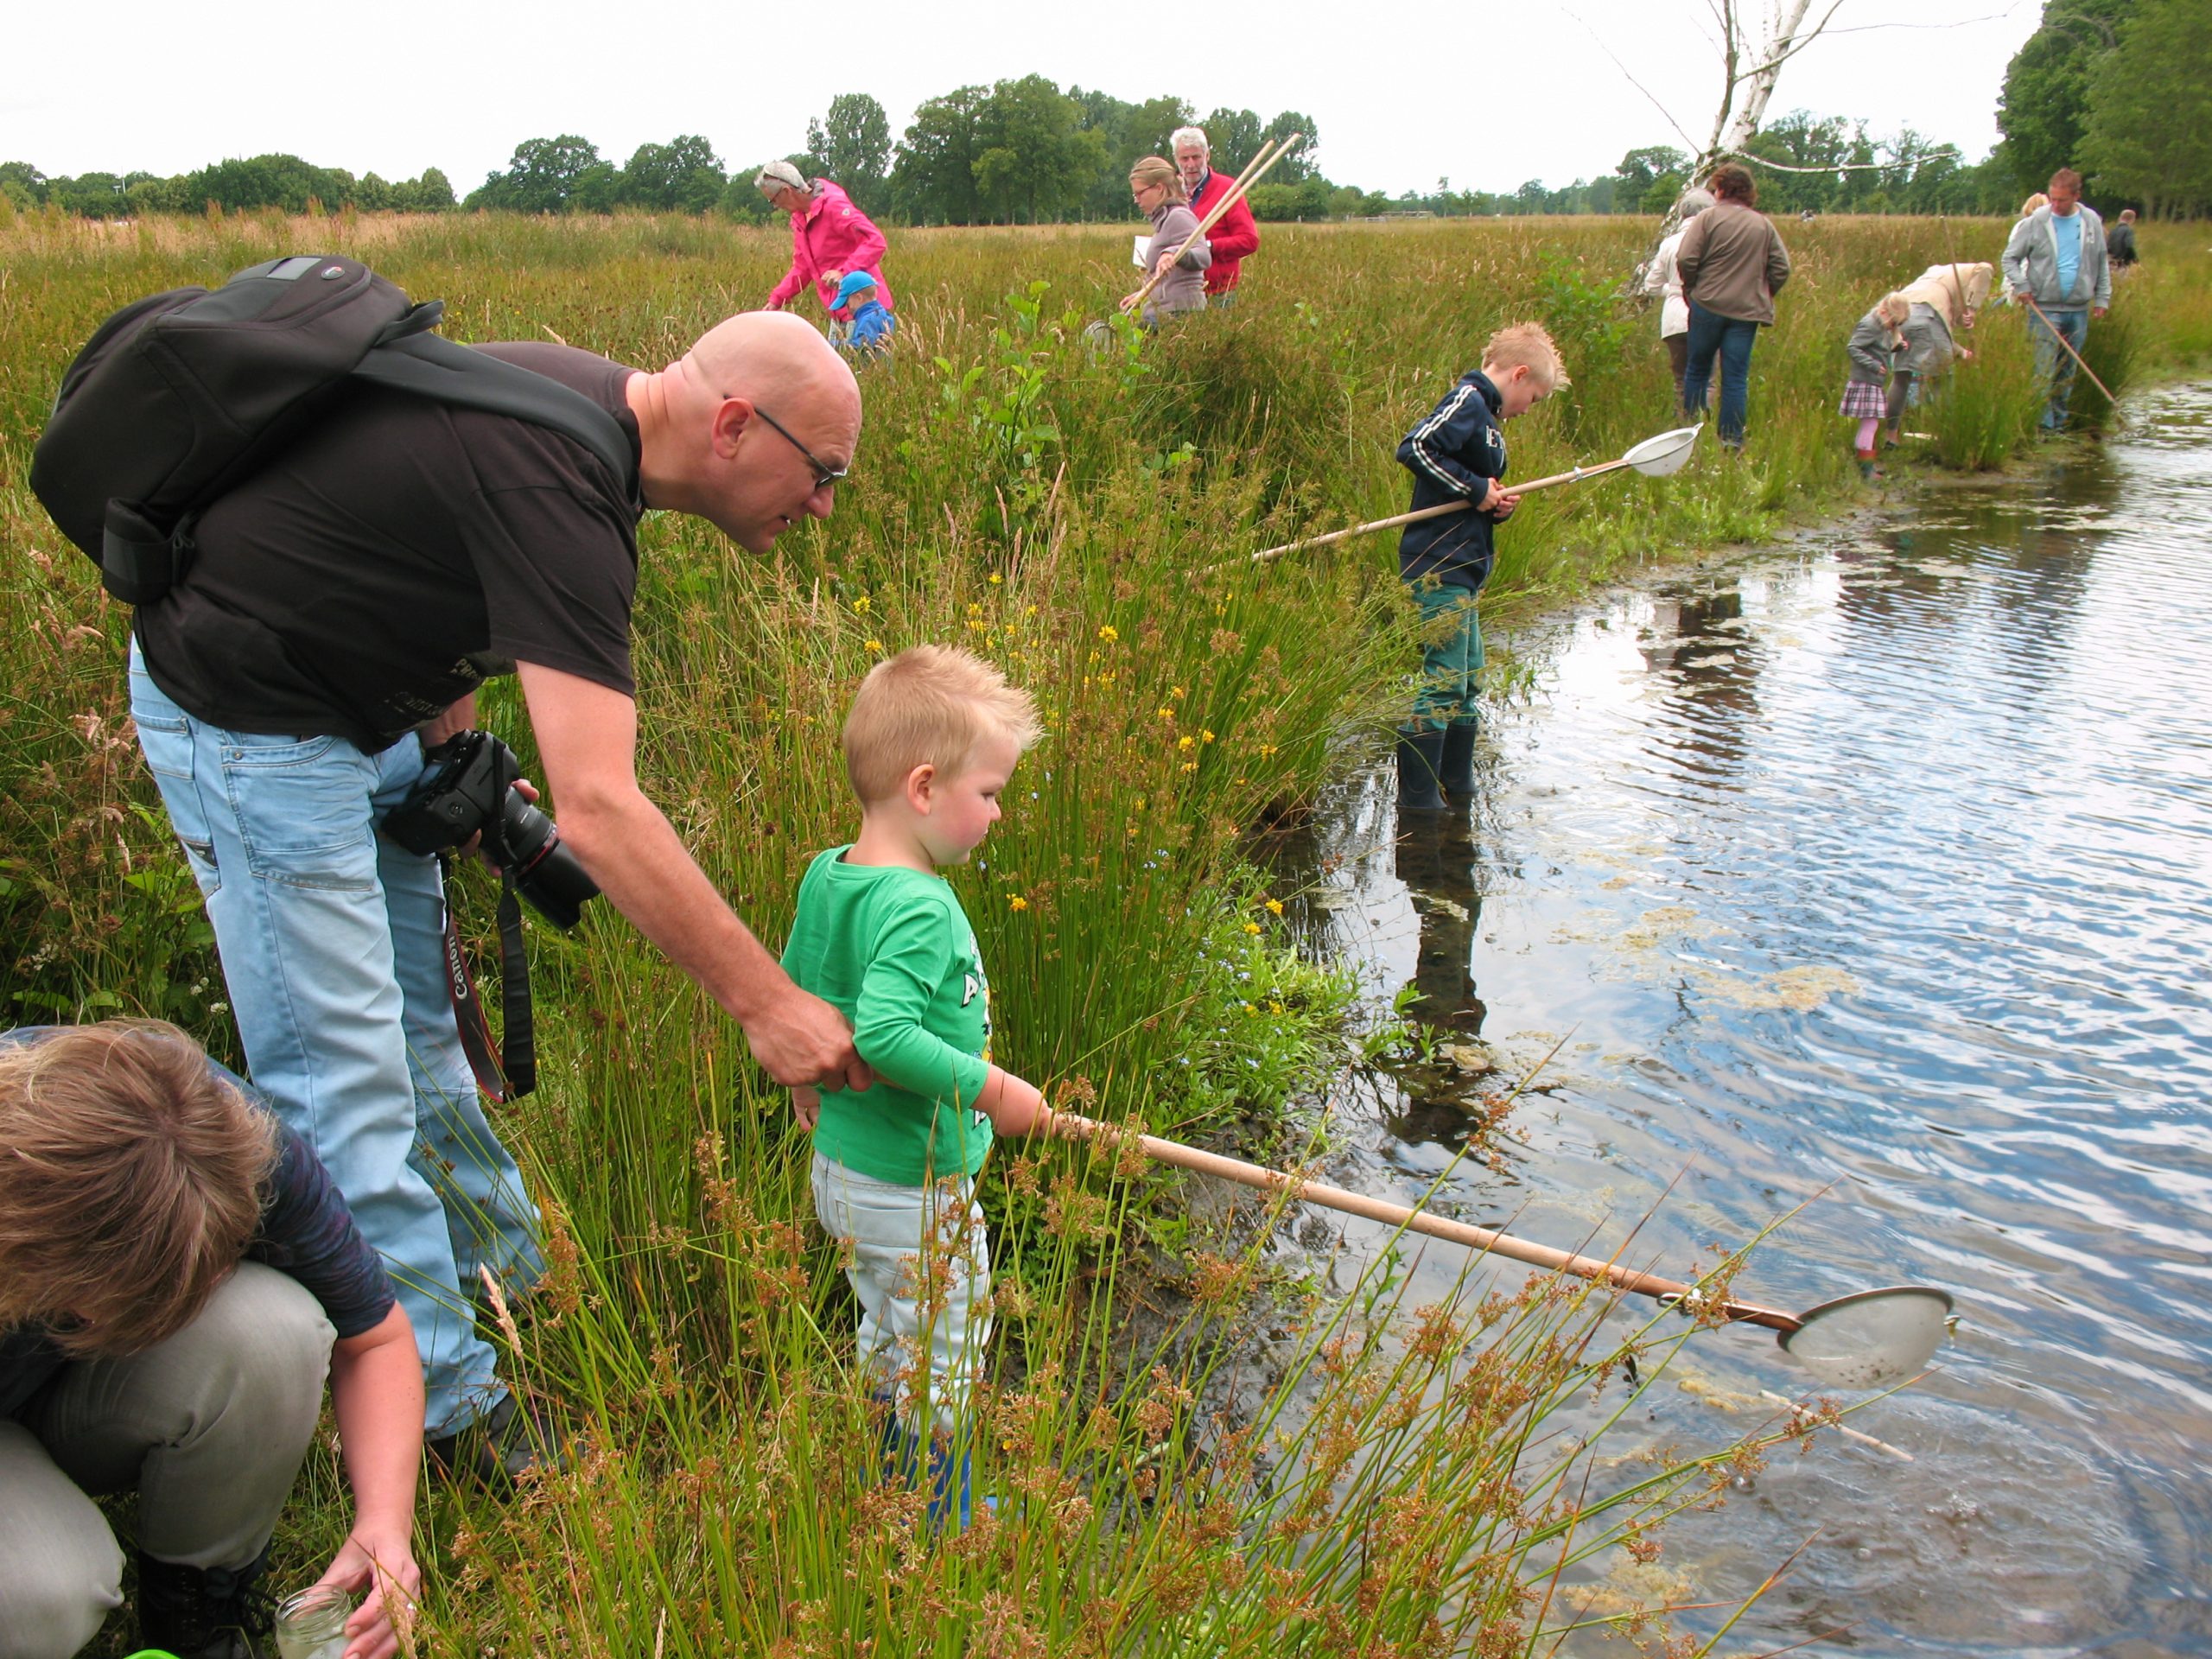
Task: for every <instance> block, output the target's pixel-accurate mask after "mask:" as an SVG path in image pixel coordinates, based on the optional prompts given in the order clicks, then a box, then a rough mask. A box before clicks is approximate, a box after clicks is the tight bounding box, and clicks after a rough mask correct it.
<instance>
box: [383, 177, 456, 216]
mask: <svg viewBox="0 0 2212 1659" xmlns="http://www.w3.org/2000/svg"><path fill="white" fill-rule="evenodd" d="M391 195H392V200H391V205H392V206H393V207H397V208H398V209H399V211H400V212H402V213H451V212H452V211H453V209H454V199H453V181H451V180H450V179H448V178H447V177H446V175H444V174H443V173H442V172H441V171H439V170H438V169H437V168H435V167H426V168H423V172H422V175H421V176H420V177H419V178H413V179H405V180H403V181H400V182H399V183H397V184H396V185H394V186H393V187H392V190H391Z"/></svg>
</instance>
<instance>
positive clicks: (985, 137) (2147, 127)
mask: <svg viewBox="0 0 2212 1659" xmlns="http://www.w3.org/2000/svg"><path fill="white" fill-rule="evenodd" d="M1194 124H1195V125H1198V126H1201V127H1203V128H1205V131H1206V133H1207V135H1208V137H1210V139H1211V141H1212V144H1213V157H1214V165H1215V166H1216V167H1217V168H1222V169H1224V170H1225V171H1228V172H1231V173H1236V172H1241V171H1242V170H1243V168H1244V166H1245V165H1246V163H1247V162H1249V161H1250V159H1251V158H1252V156H1254V155H1255V153H1257V151H1258V150H1259V149H1260V147H1261V145H1262V143H1266V142H1267V141H1268V140H1270V139H1273V138H1276V137H1283V136H1285V135H1287V134H1289V133H1291V132H1301V133H1303V134H1305V136H1306V137H1305V143H1303V144H1302V145H1301V146H1300V148H1299V149H1298V150H1297V151H1296V152H1294V154H1292V155H1291V156H1287V158H1286V159H1284V160H1283V161H1282V162H1281V163H1280V164H1279V165H1278V166H1277V167H1276V168H1275V169H1274V171H1273V172H1272V173H1271V174H1270V175H1269V176H1268V181H1266V182H1265V183H1263V184H1262V185H1260V186H1259V187H1258V188H1255V190H1254V191H1253V192H1252V210H1253V212H1254V213H1255V214H1256V215H1257V216H1258V217H1259V218H1261V219H1276V220H1281V219H1332V218H1347V217H1355V216H1373V215H1377V214H1383V213H1433V214H1438V215H1443V216H1456V215H1491V214H1499V213H1508V214H1533V213H1656V212H1662V211H1663V210H1664V209H1665V207H1667V206H1668V205H1669V203H1671V202H1672V201H1673V200H1674V199H1675V196H1676V195H1678V194H1680V193H1681V190H1682V189H1683V188H1684V187H1685V185H1686V184H1687V183H1688V179H1687V178H1686V177H1685V173H1686V169H1687V168H1688V156H1686V155H1685V154H1684V153H1683V152H1682V151H1681V150H1678V149H1669V148H1667V147H1665V146H1649V147H1646V148H1643V149H1634V150H1631V151H1630V152H1629V153H1628V155H1626V156H1624V157H1623V158H1622V159H1621V162H1620V163H1619V165H1618V167H1616V168H1614V170H1613V171H1612V172H1611V173H1610V174H1607V175H1603V176H1601V177H1599V178H1594V179H1580V178H1578V179H1576V180H1574V181H1572V182H1571V183H1568V184H1566V185H1559V186H1553V185H1547V184H1546V183H1544V182H1543V181H1541V180H1537V179H1531V180H1529V181H1527V182H1525V183H1523V184H1522V185H1521V186H1519V187H1518V188H1515V189H1512V190H1506V191H1491V190H1487V189H1481V188H1458V189H1455V188H1453V187H1452V181H1450V180H1449V179H1439V180H1438V181H1436V184H1435V186H1434V187H1433V188H1432V189H1429V190H1427V191H1421V190H1408V191H1405V192H1402V193H1401V194H1398V195H1395V196H1391V195H1386V194H1383V193H1382V192H1379V191H1370V190H1365V189H1363V188H1360V187H1359V186H1357V185H1355V184H1346V183H1338V182H1337V181H1332V180H1331V179H1330V178H1328V177H1327V176H1326V175H1325V174H1324V173H1322V172H1321V170H1320V168H1319V164H1318V157H1319V150H1320V135H1319V130H1318V129H1317V127H1316V124H1315V123H1314V121H1313V118H1312V117H1311V116H1309V115H1306V114H1302V113H1300V112H1299V111H1288V110H1287V111H1281V112H1280V113H1278V114H1277V115H1275V116H1274V118H1272V119H1269V120H1262V118H1261V117H1260V116H1259V115H1258V113H1256V112H1255V111H1251V110H1236V109H1227V108H1223V109H1216V110H1213V111H1208V112H1206V113H1205V114H1203V115H1201V114H1199V113H1198V111H1196V110H1195V109H1194V108H1193V107H1192V105H1190V104H1189V103H1187V102H1186V101H1185V100H1184V99H1179V98H1173V97H1165V96H1163V97H1160V98H1153V99H1144V100H1142V101H1141V102H1136V103H1132V102H1129V101H1128V100H1127V99H1118V98H1116V97H1114V96H1112V95H1111V94H1109V93H1107V92H1095V91H1093V92H1086V91H1084V89H1083V88H1081V87H1079V86H1075V87H1070V88H1068V89H1067V90H1065V91H1062V90H1061V89H1060V87H1059V86H1058V85H1057V84H1056V83H1054V82H1053V81H1052V80H1051V79H1048V78H1046V76H1043V75H1024V76H1021V77H1020V78H1019V79H1009V80H1001V81H996V82H994V83H993V84H991V85H990V86H963V87H960V88H958V89H957V90H955V91H953V92H947V93H945V94H944V95H943V96H942V97H938V98H932V99H927V100H926V101H925V102H924V103H923V104H922V105H920V106H919V107H918V109H916V111H914V118H913V120H912V122H911V123H910V124H908V125H907V127H906V131H905V133H904V134H903V135H902V136H901V137H899V138H897V139H895V140H894V139H893V136H892V131H891V124H890V121H889V119H888V118H887V116H886V115H885V112H884V109H883V106H882V105H881V104H880V103H878V102H877V101H876V100H875V99H874V98H872V97H870V96H869V95H868V94H867V93H865V92H852V93H846V94H843V95H842V96H840V97H837V98H836V99H832V100H830V103H829V108H828V110H827V111H824V112H823V115H821V116H820V117H818V118H815V119H813V120H811V121H810V122H808V124H807V130H806V134H805V143H804V146H802V147H801V148H798V149H793V150H791V151H789V152H787V153H786V154H785V156H784V157H783V159H785V160H789V161H791V162H793V163H795V164H796V165H797V166H798V167H799V168H800V169H801V170H802V171H804V172H805V173H806V174H808V175H810V176H815V175H821V176H827V177H829V178H832V179H835V180H836V181H837V182H838V183H839V184H841V185H842V186H843V187H844V188H846V189H847V190H848V191H849V193H850V194H852V196H853V199H854V200H855V201H857V202H858V203H859V204H860V205H861V207H862V208H863V209H865V210H866V211H867V212H868V213H870V214H871V215H873V216H874V217H876V218H878V219H882V220H883V221H884V222H886V223H889V224H907V225H977V224H1001V225H1004V224H1041V223H1051V222H1061V221H1066V220H1084V219H1107V220H1119V219H1127V218H1128V217H1129V216H1130V211H1131V210H1130V207H1129V196H1128V167H1129V163H1130V162H1133V161H1135V159H1136V158H1137V157H1138V156H1145V155H1165V154H1166V153H1167V152H1168V149H1169V148H1170V143H1169V141H1170V138H1171V136H1172V135H1173V132H1174V131H1175V130H1176V129H1177V128H1178V127H1182V126H1188V125H1194ZM1999 124H2000V125H2001V126H2002V127H2003V129H2004V131H2005V140H2004V142H2003V143H2001V144H1999V146H1998V148H1997V149H1996V150H1994V151H1993V153H1992V154H1991V156H1989V157H1988V158H1987V159H1986V160H1985V161H1983V162H1979V163H1971V164H1970V163H1969V162H1967V160H1966V158H1965V157H1964V156H1962V155H1961V153H1960V151H1959V149H1958V147H1957V146H1956V145H1955V144H1944V143H1933V142H1931V141H1930V140H1929V139H1927V138H1925V137H1923V136H1922V135H1920V134H1918V133H1916V132H1915V131H1913V130H1911V129H1910V128H1907V129H1905V130H1903V131H1901V132H1898V133H1897V134H1894V135H1892V136H1890V137H1878V136H1876V135H1874V134H1872V133H1870V132H1869V131H1868V130H1867V127H1866V123H1865V122H1863V121H1852V120H1848V119H1846V118H1842V117H1840V116H1815V115H1814V114H1812V113H1810V112H1809V111H1804V110H1799V111H1795V112H1793V113H1791V114H1789V115H1787V116H1785V117H1783V118H1782V119H1780V120H1778V121H1777V122H1775V123H1774V124H1772V125H1770V126H1769V127H1768V128H1767V129H1766V130H1764V131H1762V132H1761V133H1759V134H1758V136H1757V137H1754V138H1753V139H1752V140H1751V143H1750V145H1749V149H1750V154H1751V159H1752V160H1753V162H1755V163H1758V162H1764V163H1767V165H1764V166H1758V167H1757V168H1756V170H1757V172H1758V177H1759V191H1760V204H1761V206H1763V207H1767V208H1769V209H1770V210H1772V211H1775V212H1781V213H1792V212H1799V211H1806V210H1809V211H1814V212H1820V213H2005V212H2009V211H2011V210H2012V208H2014V207H2017V206H2018V203H2019V200H2020V199H2021V197H2022V196H2024V194H2027V193H2028V192H2029V191H2030V190H2031V189H2036V188H2040V187H2041V185H2042V183H2043V182H2044V181H2045V180H2047V179H2048V178H2049V177H2050V174H2051V172H2052V170H2053V169H2054V168H2056V167H2058V166H2061V165H2074V166H2079V167H2082V168H2083V170H2084V171H2085V172H2088V173H2089V174H2090V175H2091V180H2090V183H2091V192H2092V199H2093V200H2098V201H2099V202H2100V205H2106V206H2113V207H2116V206H2119V205H2120V203H2121V201H2122V200H2126V201H2130V202H2133V203H2134V204H2135V205H2137V206H2139V207H2147V208H2149V209H2150V210H2152V211H2153V212H2164V213H2195V212H2201V211H2203V210H2204V208H2206V207H2208V206H2212V6H2208V5H2206V4H2205V3H2204V0H2046V4H2045V8H2044V20H2043V25H2042V28H2041V29H2039V30H2038V31H2037V34H2036V35H2035V36H2034V37H2033V38H2031V40H2030V41H2028V42H2027V44H2026V45H2025V46H2024V47H2023V48H2021V50H2020V52H2019V54H2018V56H2016V57H2015V58H2014V59H2013V60H2012V66H2011V67H2010V68H2009V69H2008V70H2007V72H2006V75H2005V91H2004V97H2003V100H2002V105H2001V108H2000V111H1999ZM768 159H770V158H769V157H766V156H758V157H742V156H741V157H738V158H736V160H735V162H734V164H733V163H731V162H725V160H724V159H723V157H722V156H720V155H719V154H717V153H716V151H715V146H714V144H713V143H712V142H711V141H710V140H709V139H708V138H706V137H701V136H699V135H696V134H684V135H680V136H678V137H675V138H673V139H671V141H670V142H668V143H648V144H641V145H639V147H638V149H635V150H634V151H632V153H631V155H630V156H629V157H628V158H627V160H625V161H616V160H615V159H613V158H611V157H608V156H601V154H600V152H599V149H598V147H597V146H596V145H595V144H594V143H592V142H591V141H590V140H589V139H588V138H585V137H581V136H579V135H577V134H574V133H563V134H561V135H559V136H557V137H550V138H531V139H527V140H525V141H524V142H523V143H520V144H518V145H517V146H516V147H515V150H514V153H513V155H512V156H511V157H510V158H509V161H508V163H507V165H506V166H505V168H502V169H500V170H499V171H498V172H494V173H493V174H491V175H489V176H487V177H486V179H485V181H484V182H483V183H482V184H481V185H480V186H479V187H478V188H476V189H475V190H474V191H472V192H470V193H469V194H468V196H467V199H466V200H464V201H462V202H461V203H459V204H458V205H459V206H461V207H467V208H471V209H486V210H493V211H500V212H508V213H616V212H620V211H623V210H626V209H627V210H636V211H643V212H653V213H710V212H711V213H721V214H723V215H725V216H727V217H728V218H731V219H738V220H741V221H745V222H748V223H762V222H765V221H766V220H767V219H769V218H770V217H771V216H772V213H773V210H772V208H771V207H769V205H768V203H767V202H766V200H764V199H763V198H762V197H761V195H760V193H759V191H757V190H756V189H754V188H753V175H754V174H755V173H756V172H757V171H758V169H759V167H760V162H763V161H766V160H768ZM0 201H4V202H6V203H7V204H10V205H11V206H12V207H14V208H16V209H17V210H30V209H35V208H40V207H46V208H49V209H58V210H59V211H61V212H64V213H79V214H83V215H85V216H86V217H90V218H114V217H118V216H121V215H125V214H130V213H199V212H203V211H206V210H207V209H208V208H209V207H210V206H211V205H212V207H214V208H217V209H220V210H223V211H237V210H248V209H253V208H260V207H277V208H281V209H283V211H285V212H287V213H306V212H308V211H310V210H311V209H313V208H315V207H321V208H322V209H324V210H326V211H333V212H334V211H337V210H339V209H341V208H346V207H352V208H356V209H359V210H360V211H363V212H371V213H373V212H380V211H386V210H391V211H398V212H414V213H442V212H445V211H448V210H449V209H451V208H453V207H455V206H456V205H457V204H456V203H455V201H454V191H453V188H452V186H451V185H450V184H449V183H448V181H447V178H446V175H444V174H443V173H442V172H440V171H439V170H438V169H437V168H427V169H425V170H424V172H423V175H422V176H421V177H420V178H416V179H408V180H403V181H399V182H397V183H388V182H386V181H385V180H383V179H380V178H378V176H377V175H375V174H373V173H370V174H365V175H361V176H360V177H359V178H356V177H355V176H354V175H353V174H351V173H347V172H345V171H344V170H342V169H340V168H323V167H317V166H315V165H313V164H312V163H310V162H306V161H303V160H302V159H301V158H300V157H298V156H275V155H272V156H253V157H250V158H248V159H245V160H234V161H225V162H217V163H215V164H214V165H213V166H211V167H207V168H201V169H200V171H198V172H196V173H188V174H181V175H177V176H175V177H173V178H159V177H156V176H155V175H151V174H144V173H132V174H126V175H113V174H105V173H88V174H85V175H81V176H79V177H77V178H55V179H49V178H48V177H46V176H45V175H43V174H41V173H40V172H39V171H38V169H37V168H34V167H32V166H30V165H29V164H28V163H26V162H7V163H4V164H0Z"/></svg>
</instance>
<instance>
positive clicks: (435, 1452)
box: [423, 1394, 568, 1495]
mask: <svg viewBox="0 0 2212 1659" xmlns="http://www.w3.org/2000/svg"><path fill="white" fill-rule="evenodd" d="M423 1451H424V1452H427V1453H428V1454H429V1459H430V1469H431V1471H432V1472H433V1473H435V1474H436V1475H438V1476H440V1477H441V1478H443V1479H444V1480H446V1481H447V1482H448V1483H449V1484H452V1485H455V1486H461V1485H467V1484H471V1483H474V1484H477V1485H480V1486H482V1487H484V1488H485V1489H486V1490H487V1491H492V1492H495V1493H499V1494H501V1495H505V1493H508V1492H511V1491H513V1490H514V1488H515V1485H516V1483H517V1482H518V1481H520V1480H521V1479H522V1478H523V1476H524V1475H525V1474H527V1473H528V1472H529V1471H531V1470H533V1469H543V1470H544V1471H547V1472H549V1473H552V1472H557V1471H560V1470H562V1469H564V1468H566V1467H567V1466H568V1463H567V1459H564V1458H563V1456H562V1455H561V1452H560V1450H559V1448H558V1446H557V1445H556V1437H555V1435H554V1433H553V1429H552V1427H551V1426H550V1424H548V1423H547V1422H546V1421H544V1420H543V1417H542V1416H541V1415H540V1414H538V1413H537V1412H535V1411H533V1410H532V1409H531V1408H529V1407H528V1406H525V1405H523V1404H521V1403H520V1402H518V1401H517V1400H516V1398H515V1396H514V1395H512V1394H505V1395H500V1396H499V1404H497V1405H496V1406H493V1408H492V1409H491V1410H489V1411H487V1412H486V1413H485V1414H483V1415H482V1416H481V1417H479V1418H478V1419H477V1420H476V1421H474V1422H473V1423H471V1424H469V1425H468V1427H466V1428H463V1429H461V1430H458V1431H456V1432H455V1433H451V1434H441V1435H439V1436H438V1437H437V1438H436V1439H435V1440H424V1441H423Z"/></svg>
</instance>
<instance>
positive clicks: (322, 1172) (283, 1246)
mask: <svg viewBox="0 0 2212 1659" xmlns="http://www.w3.org/2000/svg"><path fill="white" fill-rule="evenodd" d="M249 1098H251V1096H249ZM245 1253H246V1258H247V1260H249V1261H252V1262H264V1263H265V1264H266V1265H268V1266H270V1267H272V1268H276V1269H277V1271H278V1272H279V1273H283V1274H288V1275H289V1276H290V1277H291V1278H294V1279H296V1280H297V1281H299V1282H300V1283H301V1284H302V1286H303V1287H306V1289H307V1290H308V1293H309V1294H311V1295H313V1296H314V1298H315V1300H316V1301H318V1302H320V1303H321V1304H322V1311H323V1313H324V1314H325V1315H326V1316H327V1318H328V1319H329V1320H330V1324H331V1327H332V1329H334V1330H335V1331H336V1332H338V1334H339V1336H340V1338H346V1337H358V1336H359V1335H360V1334H361V1333H362V1332H365V1331H370V1330H373V1329H374V1328H375V1327H376V1326H377V1325H380V1324H382V1323H383V1322H384V1319H385V1315H386V1314H387V1313H391V1305H392V1303H393V1301H394V1300H397V1299H396V1297H395V1296H394V1295H393V1293H392V1288H391V1279H390V1277H389V1276H387V1275H386V1274H385V1270H384V1263H383V1262H381V1261H379V1260H378V1256H377V1253H376V1252H375V1251H374V1250H372V1249H370V1248H369V1243H368V1241H367V1240H366V1239H365V1238H363V1237H362V1236H361V1230H360V1229H359V1227H357V1226H355V1225H354V1224H353V1211H350V1210H348V1209H347V1208H346V1199H345V1196H344V1195H343V1194H342V1193H340V1192H339V1190H338V1185H337V1183H336V1182H334V1181H333V1180H332V1179H330V1172H329V1171H327V1170H326V1169H325V1168H323V1166H322V1160H321V1159H319V1158H317V1157H316V1156H315V1154H314V1153H313V1152H311V1151H309V1150H308V1144H307V1142H306V1141H302V1140H301V1139H300V1138H299V1136H297V1135H294V1134H293V1133H292V1131H291V1130H290V1129H289V1128H284V1127H283V1125H281V1124H280V1125H279V1126H278V1128H277V1167H276V1169H275V1170H274V1171H273V1172H272V1173H270V1178H269V1186H268V1191H267V1194H266V1196H265V1198H264V1202H263V1204H262V1208H261V1230H260V1231H258V1232H257V1233H256V1234H255V1235H254V1236H253V1241H252V1242H251V1243H249V1244H248V1245H247V1246H246V1251H245Z"/></svg>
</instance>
